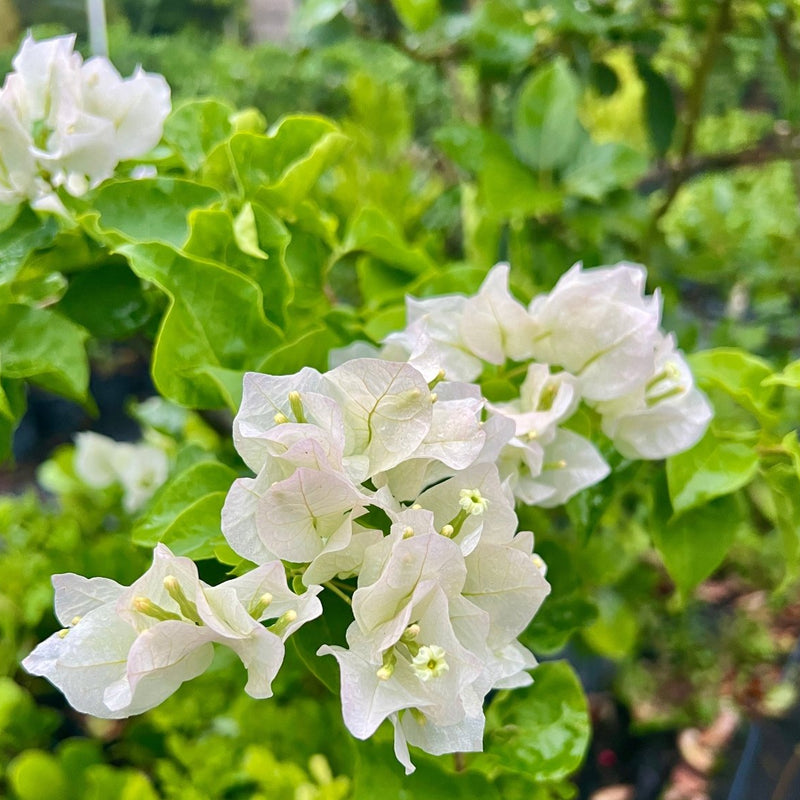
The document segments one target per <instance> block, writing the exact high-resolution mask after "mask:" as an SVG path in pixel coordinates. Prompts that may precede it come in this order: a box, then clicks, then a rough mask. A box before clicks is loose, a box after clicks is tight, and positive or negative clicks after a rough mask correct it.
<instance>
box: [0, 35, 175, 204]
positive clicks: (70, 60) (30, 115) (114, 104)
mask: <svg viewBox="0 0 800 800" xmlns="http://www.w3.org/2000/svg"><path fill="white" fill-rule="evenodd" d="M74 45H75V36H74V35H70V36H60V37H56V38H54V39H47V40H44V41H40V42H36V41H34V39H33V37H32V36H30V35H28V36H27V37H26V38H25V40H24V41H23V43H22V45H21V47H20V50H19V52H18V53H17V55H16V56H15V57H14V60H13V67H14V71H13V72H12V73H10V74H9V75H8V76H7V77H6V80H5V83H4V85H3V88H2V89H0V152H2V155H0V202H4V203H9V204H10V203H18V202H20V201H23V200H28V201H30V202H31V204H32V205H33V206H34V207H36V208H40V209H44V210H50V211H55V212H57V213H64V209H63V206H62V204H61V201H60V200H59V199H58V197H57V195H56V194H55V192H54V191H53V188H54V187H59V186H63V187H64V188H65V189H66V191H67V192H69V193H70V194H72V195H76V196H77V195H82V194H84V193H85V192H86V191H87V190H88V189H89V188H91V187H93V186H96V185H97V184H99V183H101V182H102V181H104V180H106V179H107V178H110V177H111V176H112V175H113V173H114V169H115V168H116V165H117V164H118V162H119V161H121V160H123V159H129V158H136V157H139V156H142V155H144V154H145V153H147V152H148V151H149V150H151V149H152V148H153V147H154V146H155V145H156V144H157V143H158V141H159V140H160V139H161V133H162V130H163V126H164V120H165V119H166V117H167V115H168V114H169V111H170V107H171V105H170V90H169V86H168V85H167V83H166V81H165V80H164V78H163V77H162V76H160V75H152V74H148V73H145V72H143V71H142V70H141V69H137V70H136V71H135V72H134V74H133V75H132V76H131V77H130V78H122V77H121V76H120V74H119V73H118V72H117V71H116V69H115V68H114V67H113V66H112V65H111V63H110V62H109V61H108V60H107V59H105V58H102V57H99V56H98V57H95V58H92V59H90V60H89V61H87V62H86V63H85V64H84V63H83V61H82V58H81V56H80V54H78V53H75V52H74V51H73V48H74Z"/></svg>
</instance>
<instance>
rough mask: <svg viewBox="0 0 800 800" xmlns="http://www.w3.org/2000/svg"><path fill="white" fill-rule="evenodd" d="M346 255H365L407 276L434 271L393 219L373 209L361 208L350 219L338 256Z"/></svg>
mask: <svg viewBox="0 0 800 800" xmlns="http://www.w3.org/2000/svg"><path fill="white" fill-rule="evenodd" d="M348 252H362V253H368V254H369V255H371V256H374V257H375V258H377V259H380V260H381V261H384V262H385V263H387V264H389V265H391V266H393V267H397V268H399V269H401V270H403V271H405V272H406V273H408V274H410V275H418V274H419V273H421V272H424V271H425V270H429V269H433V268H434V262H433V260H432V259H431V258H430V257H429V256H428V254H427V253H426V252H425V251H424V250H422V249H421V248H419V247H414V246H413V245H411V244H409V243H408V242H407V241H406V239H405V237H404V236H403V233H402V231H400V230H399V229H398V227H397V225H396V224H395V222H394V220H393V219H391V218H390V217H389V216H388V215H387V214H386V213H385V212H383V211H381V210H379V209H377V208H373V207H368V208H362V209H361V210H360V211H358V212H357V213H356V214H355V215H354V216H353V218H352V219H351V221H350V225H349V227H348V229H347V233H346V234H345V237H344V241H343V243H342V253H341V255H344V254H345V253H348ZM365 296H367V295H366V293H365Z"/></svg>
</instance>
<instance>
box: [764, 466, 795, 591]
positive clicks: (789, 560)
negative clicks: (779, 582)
mask: <svg viewBox="0 0 800 800" xmlns="http://www.w3.org/2000/svg"><path fill="white" fill-rule="evenodd" d="M765 477H766V479H767V485H768V486H769V488H770V491H771V493H772V500H773V503H774V506H775V509H774V522H775V526H776V528H777V529H778V531H780V534H781V541H782V543H783V553H784V556H785V558H786V573H787V578H788V577H792V576H795V575H797V574H798V571H800V482H798V475H797V471H796V470H795V469H794V468H793V467H790V466H788V465H786V464H776V465H775V466H774V467H771V468H770V469H769V470H767V472H766V476H765Z"/></svg>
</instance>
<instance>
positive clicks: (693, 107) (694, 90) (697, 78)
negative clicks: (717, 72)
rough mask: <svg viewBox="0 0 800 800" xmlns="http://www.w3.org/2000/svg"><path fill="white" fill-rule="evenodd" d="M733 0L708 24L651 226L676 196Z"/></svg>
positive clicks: (721, 4)
mask: <svg viewBox="0 0 800 800" xmlns="http://www.w3.org/2000/svg"><path fill="white" fill-rule="evenodd" d="M732 4H733V0H720V2H719V13H718V14H717V15H716V17H715V18H714V21H713V22H712V24H711V28H710V29H709V31H708V38H707V39H706V46H705V48H704V49H703V52H702V54H701V56H700V61H699V62H698V64H697V68H696V69H695V73H694V80H693V81H692V85H691V86H690V87H689V91H688V92H687V95H686V111H685V113H684V117H685V119H686V124H685V127H684V131H683V140H682V142H681V149H680V152H679V153H678V161H677V165H676V166H675V167H673V168H672V171H671V174H670V180H669V183H668V184H667V196H666V197H665V198H664V202H663V203H662V204H661V205H660V206H659V207H658V210H657V211H656V213H655V216H654V217H653V225H654V226H655V225H656V224H657V223H658V220H659V219H661V217H663V216H664V214H666V213H667V210H668V209H669V207H670V206H671V205H672V201H673V200H674V199H675V196H676V195H677V194H678V190H679V189H680V188H681V185H682V184H683V181H684V180H685V171H686V168H687V166H688V163H689V160H690V156H691V152H692V150H693V148H694V140H695V136H696V135H697V125H698V123H699V122H700V114H701V112H702V110H703V100H704V99H705V94H706V86H707V85H708V79H709V76H710V75H711V68H712V67H713V66H714V61H715V60H716V57H717V51H718V50H719V47H720V44H721V43H722V35H723V33H724V32H725V31H726V30H727V29H728V27H729V25H730V13H731V5H732Z"/></svg>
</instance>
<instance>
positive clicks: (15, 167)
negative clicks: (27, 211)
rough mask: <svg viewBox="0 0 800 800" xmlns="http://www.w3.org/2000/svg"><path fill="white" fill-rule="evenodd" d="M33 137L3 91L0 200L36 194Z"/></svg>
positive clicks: (0, 103) (8, 201)
mask: <svg viewBox="0 0 800 800" xmlns="http://www.w3.org/2000/svg"><path fill="white" fill-rule="evenodd" d="M32 150H33V140H32V139H31V136H30V133H29V132H28V130H27V129H26V128H24V127H23V126H22V124H21V123H20V121H19V119H18V118H17V115H16V114H15V113H14V109H13V108H12V107H11V104H10V102H9V99H8V96H7V94H3V93H0V203H3V204H5V205H13V204H15V203H19V202H20V201H21V200H24V199H25V198H26V197H35V196H36V195H37V194H38V189H37V183H36V171H37V167H36V160H35V159H34V157H33V153H32Z"/></svg>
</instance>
